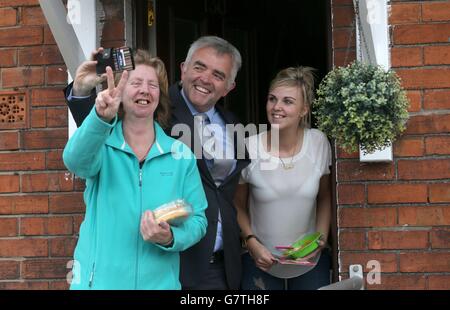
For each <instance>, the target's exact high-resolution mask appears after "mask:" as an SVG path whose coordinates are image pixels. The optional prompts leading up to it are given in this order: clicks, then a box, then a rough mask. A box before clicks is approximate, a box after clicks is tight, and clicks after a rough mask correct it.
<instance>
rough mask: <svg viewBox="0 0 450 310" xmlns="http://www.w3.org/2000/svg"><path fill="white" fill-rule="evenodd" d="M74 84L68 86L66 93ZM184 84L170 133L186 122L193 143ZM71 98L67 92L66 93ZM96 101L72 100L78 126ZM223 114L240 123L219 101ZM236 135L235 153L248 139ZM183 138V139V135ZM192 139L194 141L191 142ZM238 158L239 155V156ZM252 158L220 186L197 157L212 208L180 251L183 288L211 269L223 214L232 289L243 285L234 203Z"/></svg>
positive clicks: (174, 89) (173, 95)
mask: <svg viewBox="0 0 450 310" xmlns="http://www.w3.org/2000/svg"><path fill="white" fill-rule="evenodd" d="M70 87H71V85H69V86H68V88H67V89H66V94H67V93H68V90H70ZM180 90H181V87H180V85H179V84H178V83H177V84H174V85H172V86H171V87H170V89H169V97H170V100H171V105H172V107H171V108H172V124H171V128H169V131H170V132H167V134H169V135H171V136H173V137H174V138H180V137H179V136H178V135H177V132H174V133H173V134H172V128H173V126H176V125H177V124H184V125H187V127H189V129H190V132H191V135H190V136H189V137H188V138H190V140H191V141H184V142H187V144H188V145H190V146H191V147H193V146H194V143H196V142H197V143H198V141H196V139H197V135H196V134H195V133H194V118H193V116H192V113H191V112H190V110H189V108H188V107H187V105H186V102H185V101H184V98H183V97H182V96H181V93H180ZM66 98H67V96H66ZM94 102H95V91H93V93H91V96H90V97H89V98H86V99H73V100H71V101H70V102H68V106H69V108H70V111H71V112H72V115H73V117H74V120H75V122H76V123H77V126H80V125H81V123H82V121H83V120H84V119H85V117H86V116H87V115H88V114H89V111H90V110H91V109H92V106H93V105H94ZM216 109H217V111H218V112H219V114H220V116H221V117H222V118H223V119H224V120H225V123H226V124H237V123H238V122H237V119H236V118H235V117H234V116H233V114H232V113H230V112H228V111H225V110H224V109H223V108H222V107H221V106H220V105H216ZM237 138H238V137H237V135H235V140H234V141H235V145H234V149H235V156H236V155H237V145H239V144H241V145H243V143H244V141H238V139H237ZM181 140H183V139H182V138H181ZM189 142H190V144H189ZM235 158H237V157H235ZM249 163H250V160H248V155H247V153H246V154H245V159H238V160H237V163H236V167H235V169H234V170H233V172H232V173H231V174H230V175H229V176H228V177H227V178H226V179H225V180H224V181H223V183H222V184H221V185H220V186H219V187H217V186H216V185H215V183H214V180H213V178H212V177H211V174H210V173H209V170H208V167H207V165H206V161H205V160H204V159H197V165H198V169H199V172H200V176H201V178H202V184H203V189H204V190H205V194H206V198H207V200H208V208H207V209H206V211H205V215H206V218H207V220H208V228H207V231H206V235H205V237H204V238H203V239H201V240H200V242H198V243H197V244H195V245H194V246H192V247H191V248H189V249H187V250H186V251H184V252H181V255H180V259H181V262H180V268H181V269H180V281H181V285H182V287H183V288H190V287H195V286H196V285H198V284H199V283H200V281H201V280H202V277H203V276H204V274H205V272H206V270H207V269H208V265H209V259H210V257H211V255H212V253H213V251H214V243H215V240H216V233H217V221H218V217H219V210H220V215H221V218H222V238H223V250H224V264H225V272H226V278H227V282H228V286H229V288H230V289H239V286H240V280H241V272H242V268H241V243H240V229H239V225H238V222H237V216H236V213H237V212H236V209H235V207H234V204H233V198H234V194H235V191H236V186H237V185H238V182H239V177H240V172H241V170H242V169H244V168H245V167H246V166H247V165H248V164H249Z"/></svg>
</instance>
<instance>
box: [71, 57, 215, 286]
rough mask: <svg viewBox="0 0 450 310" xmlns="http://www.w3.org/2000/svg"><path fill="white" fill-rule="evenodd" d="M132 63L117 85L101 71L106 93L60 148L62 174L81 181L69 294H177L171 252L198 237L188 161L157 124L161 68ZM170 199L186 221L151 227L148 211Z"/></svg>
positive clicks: (194, 179)
mask: <svg viewBox="0 0 450 310" xmlns="http://www.w3.org/2000/svg"><path fill="white" fill-rule="evenodd" d="M91 64H92V63H91ZM135 64H136V67H135V70H133V71H130V72H129V73H128V72H126V71H125V72H124V73H123V74H122V77H121V79H120V81H119V83H118V85H117V87H116V86H115V83H114V78H113V73H112V70H111V68H109V67H108V68H107V80H108V89H106V90H104V91H102V92H100V93H99V94H98V96H97V99H96V103H95V107H94V108H93V109H92V111H91V113H90V114H89V116H88V117H87V118H86V120H85V121H84V123H83V125H82V126H81V127H80V128H78V130H77V131H76V132H75V134H74V135H73V136H72V137H71V139H70V140H69V142H68V143H67V145H66V147H65V149H64V153H63V158H64V163H65V165H66V166H67V168H68V169H69V170H70V171H71V172H73V173H74V174H75V175H77V176H79V177H81V178H84V179H86V190H85V192H84V201H85V203H86V215H85V218H84V221H83V223H82V225H81V228H80V237H79V240H78V243H77V246H76V249H75V255H74V256H75V258H74V265H73V266H74V267H73V270H72V274H73V279H72V284H71V289H180V288H181V286H180V282H179V279H178V278H179V268H180V263H179V252H180V251H183V250H185V249H187V248H189V247H190V246H192V245H194V244H195V243H197V242H198V241H199V240H200V239H201V238H202V237H203V236H204V234H205V232H206V225H207V222H206V218H205V214H204V210H205V209H206V207H207V201H206V197H205V194H204V191H203V187H202V183H201V180H200V176H199V173H198V169H197V166H196V161H195V157H194V156H193V155H192V153H190V150H189V148H188V147H187V146H184V145H182V144H181V143H180V142H178V141H176V140H174V139H172V138H170V137H168V136H167V135H166V134H165V133H164V131H163V130H162V128H161V126H160V125H163V126H164V125H166V124H167V122H168V118H169V115H170V114H169V113H170V111H169V105H168V99H167V98H168V97H167V74H166V71H165V67H164V64H163V62H162V61H161V60H160V59H158V58H151V57H150V55H149V54H148V53H147V52H144V51H138V52H137V53H136V56H135ZM83 65H86V63H85V64H83ZM78 78H79V77H78ZM119 107H121V109H122V110H123V117H122V120H119V119H118V116H117V115H118V112H119ZM119 114H121V113H119ZM186 155H188V156H186ZM176 199H184V200H185V201H186V202H188V203H189V204H191V206H192V208H193V212H192V214H191V216H189V217H188V218H187V219H186V220H185V221H184V222H182V223H179V224H178V225H177V226H174V225H169V224H168V223H166V222H161V223H160V224H157V223H156V221H155V217H154V214H153V212H152V210H154V209H155V208H157V207H158V206H160V205H162V204H165V203H168V202H171V201H173V200H176Z"/></svg>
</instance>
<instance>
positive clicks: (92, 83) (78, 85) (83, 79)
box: [72, 47, 106, 97]
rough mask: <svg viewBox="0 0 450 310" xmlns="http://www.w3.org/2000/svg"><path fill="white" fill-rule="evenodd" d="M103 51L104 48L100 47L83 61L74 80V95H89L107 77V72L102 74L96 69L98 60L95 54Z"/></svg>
mask: <svg viewBox="0 0 450 310" xmlns="http://www.w3.org/2000/svg"><path fill="white" fill-rule="evenodd" d="M101 52H103V48H102V47H100V48H98V49H97V50H95V51H93V52H92V53H91V58H90V59H89V60H86V61H85V62H83V63H82V64H81V65H80V66H79V67H78V69H77V72H76V74H75V79H74V81H73V89H72V95H73V96H78V97H84V96H89V95H90V94H91V91H92V89H94V88H95V87H96V86H97V85H98V84H100V83H102V82H103V81H105V79H106V74H102V75H100V76H98V75H97V72H96V71H95V66H96V65H97V61H96V60H94V59H95V55H97V54H98V53H101Z"/></svg>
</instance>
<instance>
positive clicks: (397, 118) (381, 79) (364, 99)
mask: <svg viewBox="0 0 450 310" xmlns="http://www.w3.org/2000/svg"><path fill="white" fill-rule="evenodd" d="M313 105H314V112H313V114H314V115H315V116H316V119H317V124H318V127H319V129H320V130H322V131H323V132H325V134H327V135H328V136H329V137H332V138H334V139H336V143H337V144H338V145H339V146H340V147H341V148H343V149H344V150H345V151H347V152H355V151H356V150H357V149H358V145H360V148H361V150H362V151H363V153H365V154H367V153H373V152H374V151H376V150H381V149H383V148H385V147H387V146H389V145H391V144H392V142H393V141H394V140H395V139H396V137H397V136H398V135H400V134H401V133H402V132H403V131H404V130H405V128H406V121H407V120H408V116H409V114H408V105H409V102H408V99H407V98H406V94H405V91H404V90H403V88H402V87H401V84H400V79H399V78H398V76H397V75H396V73H395V72H394V71H392V70H389V71H387V72H386V71H385V70H384V69H383V68H381V67H380V66H373V65H367V64H364V63H361V62H353V63H351V64H350V65H348V66H346V67H337V68H335V69H334V70H332V71H331V72H329V73H328V74H327V76H326V77H325V78H324V79H323V81H322V82H321V83H320V85H319V88H318V91H317V98H316V100H315V101H314V103H313Z"/></svg>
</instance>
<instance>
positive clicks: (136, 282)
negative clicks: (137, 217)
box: [134, 166, 142, 289]
mask: <svg viewBox="0 0 450 310" xmlns="http://www.w3.org/2000/svg"><path fill="white" fill-rule="evenodd" d="M139 206H140V214H141V215H142V167H141V166H139ZM138 273H139V234H138V235H137V238H136V270H135V280H134V286H135V289H137V287H138Z"/></svg>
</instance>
